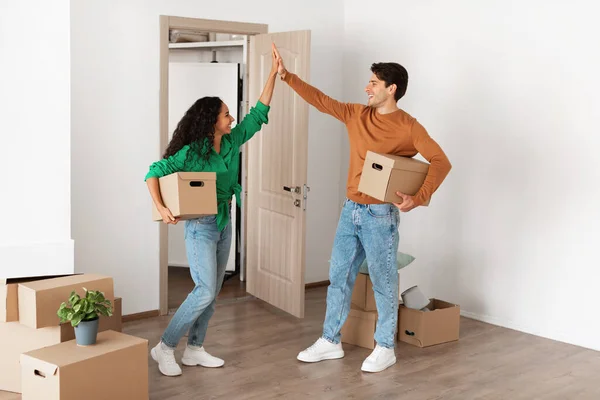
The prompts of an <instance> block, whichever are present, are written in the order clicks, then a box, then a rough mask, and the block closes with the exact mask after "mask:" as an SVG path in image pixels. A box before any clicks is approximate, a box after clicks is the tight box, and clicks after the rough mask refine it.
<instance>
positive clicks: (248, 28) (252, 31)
mask: <svg viewBox="0 0 600 400" xmlns="http://www.w3.org/2000/svg"><path fill="white" fill-rule="evenodd" d="M159 18H160V43H159V49H160V52H159V57H160V90H159V143H160V152H161V153H160V154H162V152H163V151H164V150H165V149H166V148H167V145H168V144H169V31H170V30H171V29H184V30H192V31H207V32H215V33H234V34H238V35H247V36H252V35H259V34H264V33H269V26H268V25H267V24H255V23H248V22H233V21H220V20H210V19H199V18H187V17H175V16H170V15H161V16H160V17H159ZM248 70H249V67H248V65H246V68H245V71H244V91H245V93H248V79H249V74H248ZM247 111H248V106H247V105H246V112H247ZM159 158H160V155H159ZM244 163H245V164H247V159H246V158H245V157H244ZM242 170H243V171H244V172H245V171H246V167H245V165H244V166H242ZM242 179H243V186H244V188H247V176H246V173H244V174H243V177H242ZM246 198H247V193H245V192H244V193H243V198H242V204H245V200H246ZM242 220H243V221H244V224H243V226H246V221H247V217H246V208H245V207H242ZM246 231H247V229H243V230H242V237H241V244H242V255H245V254H246V251H245V249H246ZM168 254H169V229H168V226H167V225H166V224H160V228H159V306H160V315H167V314H168V312H169V292H168V291H169V259H168ZM245 263H246V260H245V257H242V258H241V260H240V264H241V269H242V270H245Z"/></svg>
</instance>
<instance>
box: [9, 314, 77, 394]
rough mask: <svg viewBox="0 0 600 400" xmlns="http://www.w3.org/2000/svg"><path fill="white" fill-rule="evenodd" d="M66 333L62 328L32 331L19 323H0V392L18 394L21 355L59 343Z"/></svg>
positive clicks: (54, 327) (19, 388) (55, 327)
mask: <svg viewBox="0 0 600 400" xmlns="http://www.w3.org/2000/svg"><path fill="white" fill-rule="evenodd" d="M71 330H73V328H71ZM67 331H68V329H66V328H65V327H63V326H53V327H49V328H42V329H32V328H30V327H28V326H25V325H21V324H20V323H19V322H4V323H0V354H2V356H1V357H0V390H6V391H9V392H15V393H20V392H21V367H20V365H19V357H20V356H21V353H25V352H28V351H31V350H36V349H39V348H41V347H46V346H52V345H55V344H57V343H60V342H62V341H63V340H65V339H66V336H63V335H65V332H67Z"/></svg>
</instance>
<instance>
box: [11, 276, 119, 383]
mask: <svg viewBox="0 0 600 400" xmlns="http://www.w3.org/2000/svg"><path fill="white" fill-rule="evenodd" d="M84 288H87V289H89V290H98V291H101V292H103V293H104V295H105V297H106V298H107V299H109V300H110V301H111V302H112V304H113V308H114V314H113V316H112V317H101V318H100V327H99V330H100V331H106V330H113V331H121V319H122V318H121V317H122V302H121V299H120V298H115V296H114V285H113V279H112V278H110V277H106V276H101V275H94V274H80V275H68V276H61V277H42V278H20V279H0V354H2V357H0V390H2V391H9V392H16V393H21V391H22V385H21V366H20V363H19V358H20V356H21V354H23V353H26V352H29V351H32V350H36V349H40V348H44V347H48V346H53V345H56V344H59V343H63V342H68V341H71V340H74V339H75V332H74V329H73V327H72V326H71V324H70V323H64V324H60V320H59V318H58V316H57V315H56V312H57V310H58V308H59V307H60V305H61V303H62V302H63V301H65V302H66V301H68V299H69V295H70V294H71V292H72V291H73V290H75V291H76V292H77V293H78V294H79V295H80V296H83V295H84V293H85V291H84Z"/></svg>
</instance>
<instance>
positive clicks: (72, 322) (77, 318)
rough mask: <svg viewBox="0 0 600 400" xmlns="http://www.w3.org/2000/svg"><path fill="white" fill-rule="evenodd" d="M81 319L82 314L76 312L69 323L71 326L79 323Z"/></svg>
mask: <svg viewBox="0 0 600 400" xmlns="http://www.w3.org/2000/svg"><path fill="white" fill-rule="evenodd" d="M82 319H83V314H77V315H76V316H75V317H74V318H73V319H72V320H71V325H72V326H73V327H75V326H77V325H79V323H80V322H81V320H82Z"/></svg>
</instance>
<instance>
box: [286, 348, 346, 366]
mask: <svg viewBox="0 0 600 400" xmlns="http://www.w3.org/2000/svg"><path fill="white" fill-rule="evenodd" d="M343 357H344V350H336V351H332V352H329V353H325V354H322V355H321V356H319V357H310V356H302V355H301V354H298V357H297V359H298V361H302V362H305V363H316V362H319V361H325V360H338V359H340V358H343Z"/></svg>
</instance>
